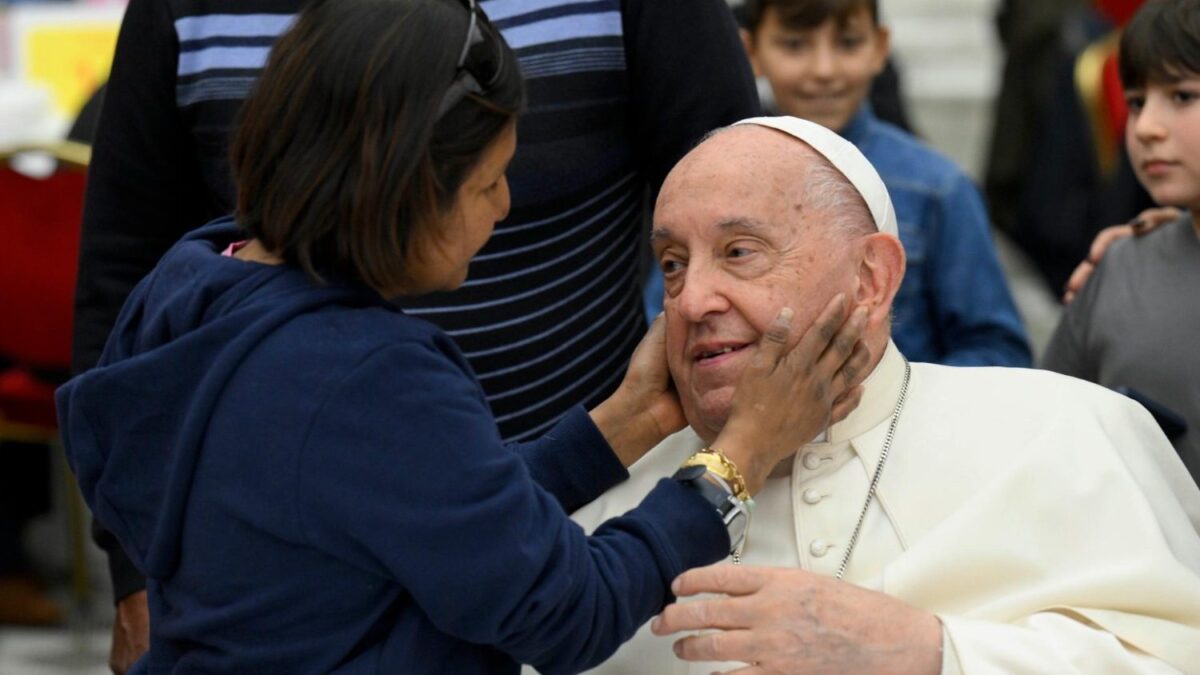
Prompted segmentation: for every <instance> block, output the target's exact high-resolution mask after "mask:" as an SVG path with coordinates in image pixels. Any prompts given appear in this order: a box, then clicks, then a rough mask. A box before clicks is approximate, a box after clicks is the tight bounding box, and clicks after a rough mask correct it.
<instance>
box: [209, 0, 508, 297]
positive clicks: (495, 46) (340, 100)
mask: <svg viewBox="0 0 1200 675" xmlns="http://www.w3.org/2000/svg"><path fill="white" fill-rule="evenodd" d="M469 21H470V15H469V14H468V12H467V11H466V5H465V3H463V2H459V1H457V0H315V1H314V2H311V3H309V4H307V5H306V6H305V9H304V10H303V11H302V12H301V13H300V15H299V17H298V18H297V20H296V24H295V26H294V27H292V29H291V30H289V31H288V32H287V33H286V34H284V35H283V36H282V37H281V38H280V39H279V41H278V42H277V43H276V45H275V47H274V48H273V50H272V52H271V57H270V59H269V61H268V63H267V66H266V68H265V69H264V70H263V73H262V77H261V78H260V80H259V83H258V85H257V86H256V87H255V89H254V91H253V92H252V93H251V94H250V96H249V98H247V100H246V102H245V104H244V106H243V108H242V113H241V121H240V123H239V125H238V129H237V132H236V135H235V136H234V140H233V142H232V145H231V148H230V154H231V160H232V163H233V173H234V181H235V184H236V187H237V220H238V223H239V225H240V226H241V227H242V228H244V229H245V230H246V231H247V232H248V233H249V234H250V235H251V236H253V237H255V238H257V239H259V240H260V241H261V243H262V244H263V246H264V247H265V248H266V249H267V250H269V251H272V252H274V253H276V254H278V255H279V256H280V257H282V258H283V259H284V261H285V262H287V263H289V264H293V265H297V266H298V267H300V268H301V269H303V270H304V271H305V272H306V273H307V274H308V275H309V276H310V277H312V278H313V279H314V280H316V281H318V282H320V281H323V280H324V277H325V276H333V277H338V278H342V279H349V280H357V281H361V282H364V283H366V284H367V285H368V286H370V287H372V288H375V289H377V290H384V289H396V288H400V287H402V286H404V285H405V284H406V282H407V281H408V280H409V279H408V277H407V267H408V266H407V265H406V262H407V259H408V255H409V254H410V247H409V241H410V238H411V237H412V236H413V234H414V232H415V231H416V230H418V229H419V228H425V227H434V228H436V227H440V226H441V224H442V222H444V220H445V219H444V218H443V217H442V216H444V215H445V214H446V213H447V212H448V210H449V209H450V208H451V206H452V205H453V203H454V197H455V193H456V192H457V190H458V188H459V187H460V186H461V184H462V182H463V180H464V179H465V177H466V174H467V173H468V171H469V170H470V169H471V168H472V167H473V166H474V165H475V164H476V163H477V162H478V161H479V159H480V156H481V155H482V153H483V151H484V149H485V148H486V147H487V146H488V144H489V143H491V142H492V141H493V140H494V139H495V138H497V137H498V136H499V134H500V132H501V131H503V130H504V128H505V127H506V125H508V124H509V123H510V122H511V121H512V120H513V119H514V118H515V116H516V115H517V113H518V112H519V111H520V110H521V108H522V107H523V105H524V84H523V81H522V78H521V75H520V71H519V68H518V66H517V61H516V57H515V56H514V55H513V53H512V51H511V50H510V49H509V47H508V45H507V44H506V43H505V42H504V40H503V39H502V38H501V37H500V35H499V33H498V32H497V31H496V30H495V29H494V28H493V27H492V26H491V25H490V24H488V23H487V22H486V21H485V20H484V19H483V15H482V13H480V14H479V15H478V16H477V23H478V25H479V28H480V32H481V34H482V36H483V38H484V39H483V42H482V43H481V44H477V45H475V46H472V47H471V48H470V51H469V53H468V56H467V59H466V63H465V64H464V68H463V70H465V71H466V72H468V73H471V74H472V75H474V76H475V78H476V79H477V80H479V82H481V83H486V82H489V81H490V86H489V85H485V91H484V93H483V94H482V95H477V94H472V93H468V94H467V95H466V96H465V97H463V98H462V99H461V100H459V101H458V102H457V103H455V104H454V105H453V106H452V107H450V108H449V109H448V110H446V111H445V113H444V114H442V115H441V116H440V117H439V108H440V107H441V104H442V100H443V97H444V96H445V95H446V92H447V91H448V90H449V89H450V86H451V83H452V82H461V81H462V80H460V77H461V76H462V72H461V71H460V69H458V67H457V66H458V62H459V58H460V55H461V54H462V53H463V49H464V48H465V47H464V44H466V41H467V31H468V25H469ZM481 74H484V75H482V76H481Z"/></svg>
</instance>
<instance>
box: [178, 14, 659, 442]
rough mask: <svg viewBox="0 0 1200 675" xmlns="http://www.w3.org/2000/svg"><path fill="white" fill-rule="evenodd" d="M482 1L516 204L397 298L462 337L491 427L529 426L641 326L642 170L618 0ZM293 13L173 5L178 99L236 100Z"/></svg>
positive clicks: (604, 379) (513, 430)
mask: <svg viewBox="0 0 1200 675" xmlns="http://www.w3.org/2000/svg"><path fill="white" fill-rule="evenodd" d="M257 1H258V2H260V3H265V2H272V1H274V2H276V3H278V0H257ZM248 4H254V3H248ZM278 6H279V5H278V4H276V7H278ZM482 6H483V8H484V10H485V11H486V12H487V13H488V16H489V18H490V19H491V21H492V23H493V24H494V25H495V26H496V27H497V28H498V29H499V30H500V31H501V32H502V33H503V35H504V37H505V39H506V40H508V42H509V44H510V45H511V46H512V47H513V49H514V51H515V52H516V54H517V57H518V59H519V61H520V65H521V70H522V72H523V73H524V75H525V77H526V82H527V89H528V93H529V106H528V111H527V113H526V115H525V116H524V117H523V118H522V120H521V122H520V126H519V128H518V139H519V143H518V151H517V155H516V157H515V158H514V160H513V163H512V165H511V167H510V170H509V180H510V185H511V189H512V196H513V206H512V210H511V212H510V215H509V217H508V218H507V219H506V220H505V221H504V222H503V223H500V224H499V225H498V226H497V228H496V232H495V234H494V235H493V237H492V239H491V241H489V242H488V245H487V246H486V247H485V248H484V250H483V251H481V252H480V255H479V256H477V257H476V259H475V260H474V261H473V262H472V264H471V273H470V276H469V278H468V280H467V282H466V283H465V284H464V286H463V287H462V288H461V289H460V290H458V291H456V292H455V293H453V294H437V295H433V296H427V297H423V298H417V299H411V300H406V301H405V303H404V304H405V307H406V310H407V311H409V312H410V313H411V314H414V315H417V316H420V317H422V318H424V319H427V320H429V321H432V322H434V323H436V324H438V325H439V326H441V327H442V328H443V329H444V330H446V331H447V332H448V333H449V334H450V335H451V336H453V337H454V338H455V340H456V341H457V342H458V343H459V345H460V346H461V347H462V350H463V352H464V353H465V354H466V356H467V358H468V359H469V360H470V361H471V365H472V367H473V368H474V369H475V372H476V374H477V375H478V377H479V379H480V381H481V382H482V383H483V386H484V389H485V391H486V392H487V395H488V400H489V402H490V404H491V406H492V410H493V412H494V413H495V415H496V419H497V422H498V423H499V425H500V430H501V433H502V435H503V436H504V437H505V438H508V439H527V438H530V437H533V436H536V435H537V434H539V433H541V432H542V431H544V430H546V429H547V428H549V427H550V426H551V425H552V424H553V423H554V422H555V421H556V420H557V419H558V417H560V416H561V415H562V413H564V412H566V411H567V410H568V409H569V408H570V407H572V406H573V405H577V404H580V403H583V404H585V405H587V406H589V407H590V406H594V405H596V404H597V403H599V402H600V401H602V400H603V399H604V398H605V397H606V396H607V395H608V394H609V393H610V392H611V391H612V390H613V389H614V388H615V387H616V385H617V384H618V383H619V382H620V379H621V376H622V375H623V374H624V369H625V364H626V362H627V361H628V358H629V355H630V354H631V353H632V351H633V348H634V347H635V346H636V344H637V341H638V339H639V337H640V336H641V335H642V333H643V332H644V330H645V324H644V319H643V318H642V317H643V313H642V304H641V298H640V294H639V292H638V289H637V283H636V270H637V267H638V250H639V246H638V244H639V241H640V239H641V238H642V237H643V235H644V232H643V228H644V215H645V208H646V207H645V204H644V203H643V194H644V191H645V183H644V181H643V179H642V178H641V174H640V173H639V172H638V168H637V163H636V160H635V156H636V155H635V152H634V149H633V148H631V147H630V144H629V140H628V132H627V130H626V129H625V127H624V124H625V121H626V118H627V105H628V99H627V96H628V81H627V74H626V72H625V67H626V62H625V44H624V31H623V25H622V16H621V11H620V0H574V1H572V0H483V2H482ZM263 7H265V5H264V4H259V5H257V8H259V9H262V8H263ZM292 20H293V15H292V14H291V13H255V14H240V15H233V14H206V15H200V16H189V17H184V18H180V19H178V20H177V21H176V22H175V30H176V33H177V35H178V37H179V48H180V53H179V63H178V72H177V75H178V80H177V83H178V86H177V90H176V98H177V103H178V105H179V106H180V107H181V108H183V109H185V110H186V109H191V110H193V111H195V114H196V115H197V116H198V117H201V118H203V117H205V108H206V107H208V106H213V107H214V109H215V108H221V107H228V106H232V105H236V104H238V103H240V101H241V100H242V99H243V98H244V97H245V96H246V94H247V93H248V92H249V90H250V88H251V86H253V83H254V81H255V78H256V77H257V75H258V73H259V71H260V70H261V69H262V67H263V66H264V65H265V63H266V59H267V55H268V53H269V50H270V46H271V44H272V43H273V42H274V41H275V39H277V38H278V36H279V35H280V34H282V33H283V31H285V30H287V28H288V27H289V26H290V25H291V23H292ZM447 84H448V83H447ZM223 114H229V113H228V111H226V112H225V113H223ZM212 117H219V115H216V114H214V115H212ZM229 117H232V115H231V114H229Z"/></svg>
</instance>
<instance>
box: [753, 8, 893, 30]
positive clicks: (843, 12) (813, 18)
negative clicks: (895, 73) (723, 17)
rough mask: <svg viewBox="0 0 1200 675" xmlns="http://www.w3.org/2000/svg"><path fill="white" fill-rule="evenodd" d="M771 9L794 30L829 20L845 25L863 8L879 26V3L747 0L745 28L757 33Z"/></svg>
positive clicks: (785, 24) (810, 27)
mask: <svg viewBox="0 0 1200 675" xmlns="http://www.w3.org/2000/svg"><path fill="white" fill-rule="evenodd" d="M768 7H774V8H775V11H777V12H778V13H779V19H780V21H781V22H782V23H783V25H784V26H785V27H787V28H790V29H792V30H810V29H813V28H816V27H817V26H820V25H821V24H823V23H825V22H826V21H828V20H829V19H833V20H834V21H837V22H838V23H839V24H843V23H845V22H846V21H847V20H848V19H849V18H850V16H851V15H853V14H854V13H855V12H856V11H858V10H859V9H862V8H866V10H867V11H868V12H870V14H871V22H872V23H874V24H878V23H879V0H746V4H745V6H744V9H743V11H742V12H741V14H742V16H743V17H744V25H743V28H745V29H746V30H748V31H750V32H751V33H752V34H753V33H757V32H758V29H759V28H760V27H761V26H762V22H763V15H764V14H766V12H767V8H768Z"/></svg>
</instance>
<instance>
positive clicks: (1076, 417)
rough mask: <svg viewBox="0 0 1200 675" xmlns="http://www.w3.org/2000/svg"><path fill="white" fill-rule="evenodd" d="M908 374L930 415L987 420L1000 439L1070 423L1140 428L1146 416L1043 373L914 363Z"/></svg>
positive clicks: (1087, 385)
mask: <svg viewBox="0 0 1200 675" xmlns="http://www.w3.org/2000/svg"><path fill="white" fill-rule="evenodd" d="M913 372H914V376H915V379H914V381H915V382H916V383H917V384H918V386H919V387H920V388H921V389H923V390H924V391H923V394H922V395H921V400H922V401H923V402H924V403H925V405H926V406H929V407H930V408H931V409H932V410H933V411H934V414H935V415H938V416H944V417H945V418H946V419H954V417H953V416H958V417H957V419H958V420H960V421H967V420H971V419H978V420H980V421H982V420H984V419H986V420H988V421H990V423H991V424H992V425H1001V426H1004V427H1005V428H1007V429H1008V431H1006V432H1004V433H1013V432H1016V433H1023V434H1040V433H1042V431H1043V430H1044V429H1046V428H1048V427H1049V426H1051V425H1052V426H1054V427H1060V428H1063V429H1068V428H1069V426H1070V423H1071V421H1075V422H1080V423H1083V422H1085V421H1087V420H1093V421H1094V420H1097V419H1107V420H1110V421H1112V420H1115V419H1126V420H1128V423H1129V424H1132V425H1135V426H1141V425H1142V424H1143V423H1144V422H1146V420H1147V419H1148V415H1149V414H1148V413H1146V411H1145V410H1144V409H1142V408H1141V406H1139V405H1138V404H1137V403H1134V402H1133V401H1132V400H1130V399H1129V398H1127V397H1125V396H1122V395H1120V394H1118V393H1116V392H1114V391H1112V390H1111V389H1108V388H1106V387H1103V386H1100V385H1098V384H1095V383H1093V382H1088V381H1086V380H1081V379H1078V378H1075V377H1070V376H1068V375H1063V374H1060V373H1055V372H1051V371H1048V370H1039V369H1034V368H1009V367H960V366H943V365H938V364H932V363H914V364H913ZM1143 417H1145V418H1146V419H1143Z"/></svg>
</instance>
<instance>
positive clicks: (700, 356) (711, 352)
mask: <svg viewBox="0 0 1200 675" xmlns="http://www.w3.org/2000/svg"><path fill="white" fill-rule="evenodd" d="M747 346H748V345H746V344H740V345H726V346H724V347H719V348H714V349H701V350H700V351H699V352H697V353H696V357H695V358H696V360H697V361H699V362H701V363H703V362H705V361H712V360H713V359H717V358H720V357H722V356H725V355H726V354H732V353H733V352H738V351H741V350H743V349H745V348H746V347H747Z"/></svg>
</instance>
